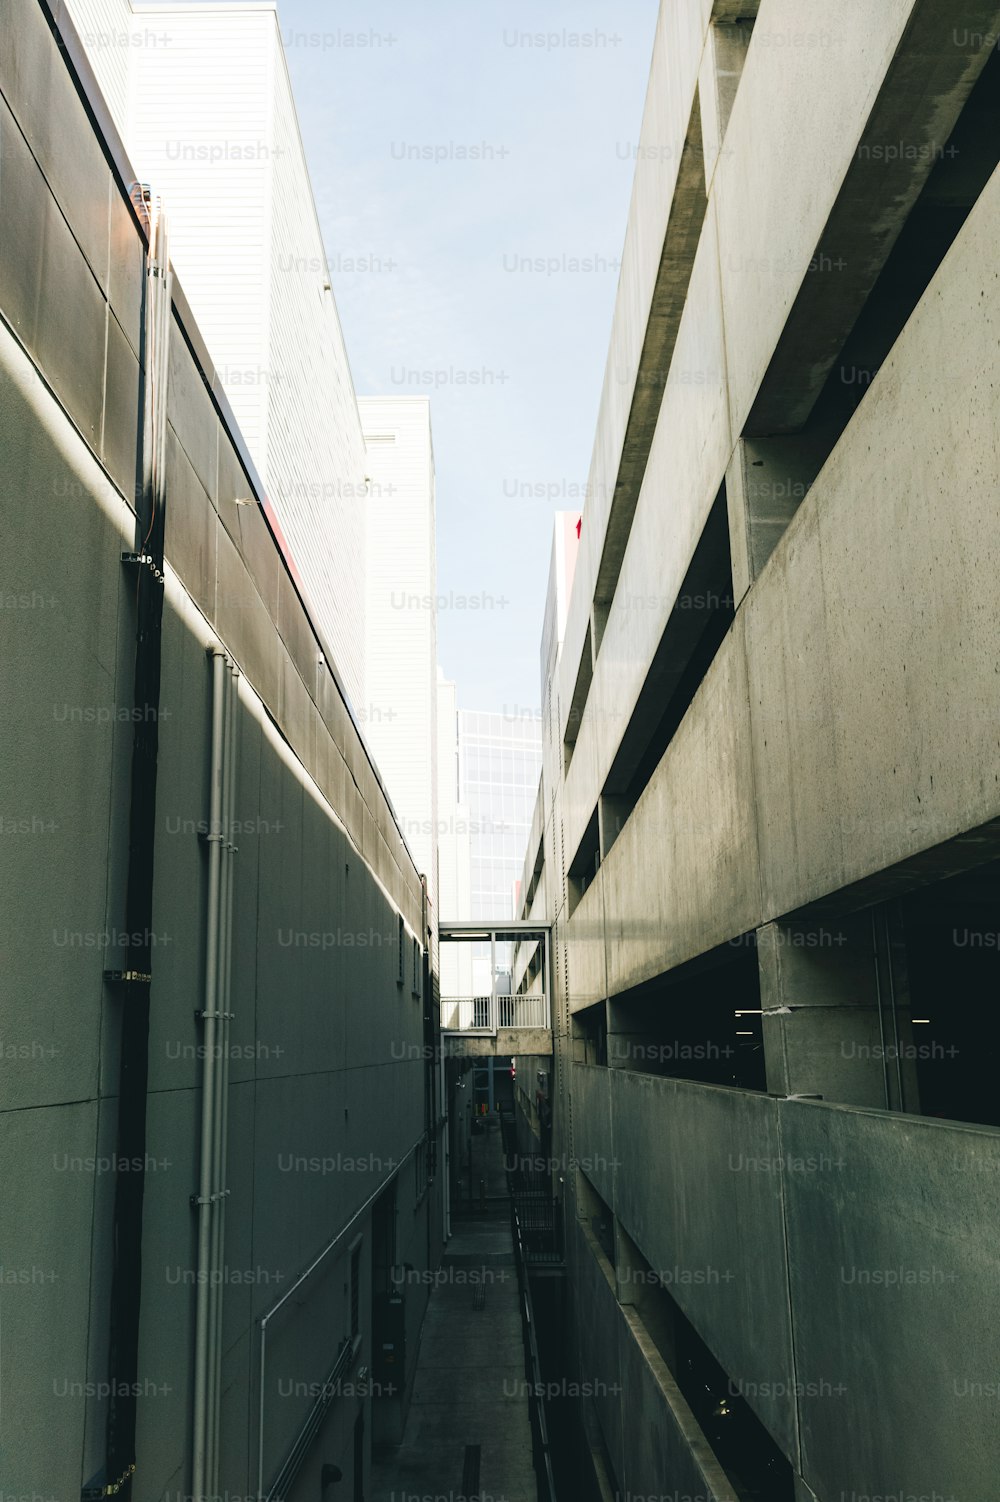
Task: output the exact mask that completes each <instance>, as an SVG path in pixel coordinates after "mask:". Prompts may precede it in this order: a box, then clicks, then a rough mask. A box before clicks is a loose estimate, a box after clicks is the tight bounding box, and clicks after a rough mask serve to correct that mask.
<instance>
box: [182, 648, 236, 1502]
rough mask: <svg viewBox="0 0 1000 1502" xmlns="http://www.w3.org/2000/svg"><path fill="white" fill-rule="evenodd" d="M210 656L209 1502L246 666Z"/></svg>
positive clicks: (205, 1369) (202, 1340) (205, 1489)
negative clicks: (242, 675) (238, 758)
mask: <svg viewBox="0 0 1000 1502" xmlns="http://www.w3.org/2000/svg"><path fill="white" fill-rule="evenodd" d="M209 658H210V660H211V664H212V748H211V783H210V789H209V815H208V825H207V833H206V835H205V842H206V844H207V845H208V898H207V916H206V945H205V1005H204V1010H203V1011H201V1012H199V1013H198V1017H199V1019H200V1021H201V1022H202V1024H203V1035H202V1060H203V1063H202V1097H201V1170H200V1179H199V1184H198V1192H197V1194H195V1195H192V1203H193V1205H194V1208H195V1210H196V1212H197V1217H198V1268H197V1278H196V1288H197V1298H196V1306H195V1371H194V1445H193V1450H192V1460H191V1494H192V1497H193V1499H194V1502H205V1499H206V1498H208V1497H214V1496H215V1495H216V1494H217V1493H218V1486H219V1411H220V1400H221V1389H222V1288H223V1284H224V1281H225V1274H224V1265H225V1230H226V1224H225V1222H226V1197H227V1195H228V1193H229V1190H228V1189H227V1187H226V1158H227V1152H226V1150H227V1138H228V1121H229V1037H230V1025H231V1023H232V1018H233V1013H232V1011H231V1008H230V1002H231V995H232V927H233V889H234V876H235V871H234V862H235V858H236V854H237V847H236V845H235V844H234V843H233V840H232V829H233V807H234V801H235V797H234V793H235V782H236V741H237V709H238V705H239V671H238V669H237V668H236V667H235V665H234V664H233V663H232V662H231V661H230V659H229V657H228V656H227V655H226V653H225V652H223V651H222V650H221V648H219V647H212V648H211V649H210V650H209Z"/></svg>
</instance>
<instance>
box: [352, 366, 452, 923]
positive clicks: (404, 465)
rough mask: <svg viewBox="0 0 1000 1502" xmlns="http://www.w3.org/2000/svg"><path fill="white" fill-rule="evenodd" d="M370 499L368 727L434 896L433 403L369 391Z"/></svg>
mask: <svg viewBox="0 0 1000 1502" xmlns="http://www.w3.org/2000/svg"><path fill="white" fill-rule="evenodd" d="M360 407H361V420H362V424H363V426H364V432H365V439H366V442H367V446H368V473H369V475H370V476H371V479H372V487H371V494H370V495H369V497H368V501H367V525H368V567H367V571H366V586H367V587H366V608H365V633H366V654H365V677H366V681H367V689H368V692H367V699H366V704H365V716H366V723H365V734H366V736H367V738H368V741H369V744H370V745H371V747H372V749H373V751H374V753H375V758H376V760H377V762H378V764H379V768H380V769H381V771H382V775H383V777H384V778H385V781H386V786H387V787H388V790H389V796H390V798H391V799H392V802H393V806H394V807H395V809H396V813H397V815H398V816H399V819H400V822H401V823H402V826H403V831H404V833H405V834H406V837H407V840H408V841H409V844H410V848H411V850H412V851H413V855H414V859H415V860H416V863H417V868H418V869H419V870H420V871H423V872H426V874H427V875H428V877H429V878H430V879H431V889H432V897H436V875H435V870H434V866H435V858H434V843H435V833H436V827H437V755H436V749H437V709H436V702H437V609H436V603H435V593H436V589H437V581H436V569H435V534H434V453H433V448H432V443H431V424H430V402H429V400H428V399H427V398H426V397H421V396H410V397H404V396H396V397H362V398H361V400H360Z"/></svg>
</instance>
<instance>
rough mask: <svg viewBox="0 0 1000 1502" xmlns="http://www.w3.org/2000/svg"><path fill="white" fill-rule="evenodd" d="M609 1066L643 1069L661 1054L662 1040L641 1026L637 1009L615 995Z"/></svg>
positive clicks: (610, 1021)
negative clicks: (637, 1017) (616, 999)
mask: <svg viewBox="0 0 1000 1502" xmlns="http://www.w3.org/2000/svg"><path fill="white" fill-rule="evenodd" d="M606 1005H607V1019H608V1068H609V1069H642V1068H643V1067H644V1066H646V1067H648V1064H649V1061H650V1060H653V1059H655V1058H656V1057H657V1056H658V1049H659V1046H660V1045H659V1040H658V1039H657V1038H654V1036H653V1035H652V1033H650V1032H649V1031H648V1030H646V1029H644V1028H640V1027H637V1025H636V1019H635V1014H634V1011H633V1009H632V1008H631V1007H629V1006H628V1005H625V1004H623V1003H621V1002H618V1001H615V1000H614V999H613V998H611V999H610V1000H609V1001H608V1002H607V1004H606Z"/></svg>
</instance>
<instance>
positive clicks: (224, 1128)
mask: <svg viewBox="0 0 1000 1502" xmlns="http://www.w3.org/2000/svg"><path fill="white" fill-rule="evenodd" d="M226 690H227V698H228V708H227V712H226V743H225V764H224V774H223V776H224V794H223V837H224V840H223V847H222V848H223V867H222V870H223V882H222V892H221V895H220V901H219V912H220V930H221V939H220V944H219V990H218V1001H219V1011H220V1013H221V1016H220V1019H219V1021H220V1036H221V1042H220V1048H219V1083H218V1088H217V1091H216V1140H215V1145H214V1153H215V1201H214V1205H213V1213H214V1217H215V1225H214V1241H213V1248H212V1253H213V1255H212V1264H213V1272H214V1277H213V1279H212V1283H211V1292H212V1297H213V1308H212V1326H211V1331H210V1337H211V1346H212V1360H213V1363H214V1369H213V1372H212V1373H211V1378H212V1380H211V1384H210V1385H211V1391H212V1406H211V1408H210V1409H209V1424H210V1426H211V1428H210V1446H209V1456H210V1472H209V1481H210V1485H211V1492H210V1495H211V1496H213V1497H214V1496H216V1495H217V1493H218V1490H219V1430H220V1420H221V1414H220V1405H221V1401H222V1302H223V1294H224V1291H225V1287H226V1279H225V1249H226V1199H227V1196H228V1194H229V1190H228V1188H227V1186H226V1155H227V1150H228V1142H229V1039H230V1025H231V1022H232V1017H233V1012H232V1005H231V1003H232V975H233V963H232V958H233V945H232V930H233V891H234V888H235V884H236V870H235V857H236V850H237V847H236V845H235V844H234V843H233V819H234V803H235V798H236V738H237V729H238V721H237V711H238V709H239V671H238V670H237V669H236V668H235V667H233V668H232V670H231V671H230V670H227V672H226Z"/></svg>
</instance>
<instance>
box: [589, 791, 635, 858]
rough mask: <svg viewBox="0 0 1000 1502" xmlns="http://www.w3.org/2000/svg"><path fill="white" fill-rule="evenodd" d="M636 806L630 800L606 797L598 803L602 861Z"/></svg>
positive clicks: (601, 798) (602, 797)
mask: <svg viewBox="0 0 1000 1502" xmlns="http://www.w3.org/2000/svg"><path fill="white" fill-rule="evenodd" d="M634 806H635V805H634V804H633V802H632V800H631V799H630V798H615V797H604V796H603V795H602V796H601V797H600V798H599V799H598V802H597V819H598V831H599V835H600V841H601V860H603V859H604V858H605V856H606V855H607V853H608V851H609V850H610V849H611V847H612V845H613V844H614V843H615V840H617V838H618V836H619V835H620V834H621V832H622V829H623V827H624V825H625V821H626V819H627V818H628V816H629V814H630V813H631V812H632V809H633V807H634Z"/></svg>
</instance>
